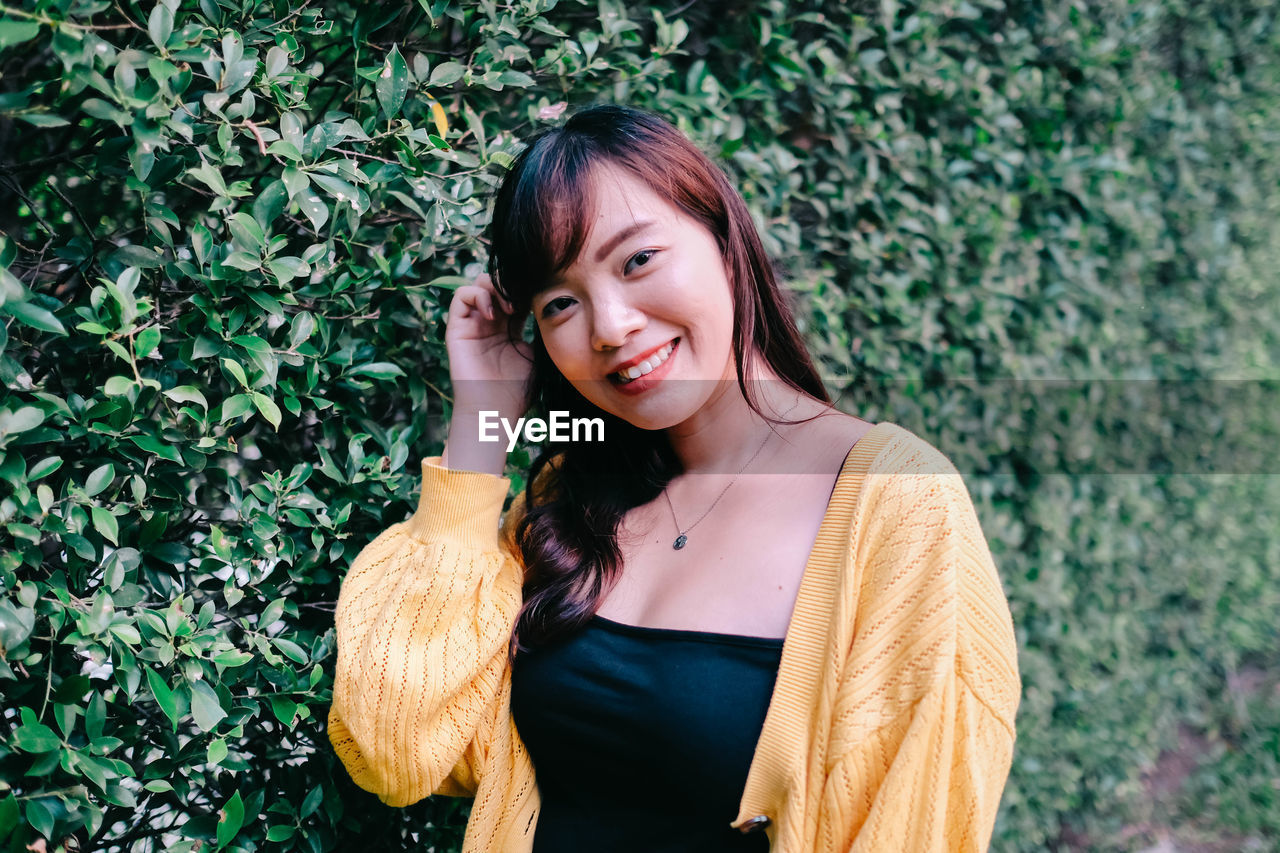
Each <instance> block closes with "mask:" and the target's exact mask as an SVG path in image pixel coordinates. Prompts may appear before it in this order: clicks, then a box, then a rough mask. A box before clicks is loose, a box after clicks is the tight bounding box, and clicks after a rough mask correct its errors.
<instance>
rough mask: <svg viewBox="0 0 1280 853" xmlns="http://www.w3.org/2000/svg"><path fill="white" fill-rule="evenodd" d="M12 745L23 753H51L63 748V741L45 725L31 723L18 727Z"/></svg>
mask: <svg viewBox="0 0 1280 853" xmlns="http://www.w3.org/2000/svg"><path fill="white" fill-rule="evenodd" d="M11 743H12V744H13V745H14V746H15V747H16V748H18V749H20V750H22V751H23V752H34V753H40V752H49V751H51V750H55V749H57V748H58V747H60V746H62V740H61V739H60V738H59V737H58V735H57V734H56V733H55V732H54V731H53V729H51V728H49V727H48V726H46V725H45V724H44V723H36V722H29V723H25V724H24V725H21V726H18V728H17V730H15V731H14V733H13V738H12V740H11Z"/></svg>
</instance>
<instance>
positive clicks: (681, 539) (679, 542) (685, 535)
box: [662, 400, 800, 551]
mask: <svg viewBox="0 0 1280 853" xmlns="http://www.w3.org/2000/svg"><path fill="white" fill-rule="evenodd" d="M798 405H800V401H799V400H796V402H795V404H794V405H792V407H791V408H790V409H787V410H786V411H785V412H783V413H782V417H783V418H785V417H786V416H787V415H789V414H791V412H792V411H793V410H794V409H795V407H796V406H798ZM781 419H782V418H779V420H781ZM771 438H773V426H772V425H770V427H769V434H768V435H766V436H765V437H764V441H762V442H761V443H760V446H759V447H757V448H756V452H755V453H753V454H751V458H750V459H748V460H747V464H745V465H743V466H742V467H741V468H739V469H738V473H736V474H734V475H733V479H732V480H730V481H729V485H727V486H725V487H724V488H723V489H721V490H720V494H718V495H716V499H715V500H713V501H712V502H711V506H709V507H707V511H706V512H704V513H703V514H702V515H700V516H698V520H697V521H695V522H694V523H693V524H690V525H689V526H688V527H686V528H684V529H683V530H681V529H680V520H679V519H678V518H676V508H675V506H673V505H672V503H671V495H669V494H667V490H666V489H665V488H664V489H663V490H662V496H663V497H665V498H666V499H667V509H669V510H671V520H672V521H673V522H675V525H676V533H677V534H678V535H677V536H676V539H675V541H674V542H672V543H671V548H672V549H673V550H675V551H679V550H680V549H681V548H683V547H684V546H685V545H687V544H689V531H691V530H693V528H695V527H697V526H698V525H699V524H701V523H702V519H704V518H706V517H707V516H708V515H711V510H713V509H715V508H716V504H718V503H720V499H721V498H722V497H724V495H725V492H727V491H729V489H730V488H732V487H733V484H734V483H736V482H738V478H739V477H741V476H742V472H743V471H746V470H747V468H749V467H750V466H751V463H752V462H755V461H756V457H757V456H759V455H760V453H761V451H763V450H764V446H765V445H766V444H768V443H769V439H771Z"/></svg>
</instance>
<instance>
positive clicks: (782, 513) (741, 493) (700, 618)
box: [599, 473, 834, 638]
mask: <svg viewBox="0 0 1280 853" xmlns="http://www.w3.org/2000/svg"><path fill="white" fill-rule="evenodd" d="M833 485H834V476H833V475H832V474H830V473H823V474H808V475H795V474H761V475H755V476H745V477H743V478H741V479H740V480H739V481H737V482H734V483H733V484H732V486H730V487H729V488H728V489H727V490H726V491H724V493H723V495H722V496H721V497H720V498H719V499H718V501H717V500H714V498H715V495H716V489H715V488H714V487H712V488H710V489H702V490H698V489H688V490H686V491H685V492H683V493H677V497H679V496H681V495H683V496H685V497H691V496H694V495H699V494H701V495H703V496H710V498H711V502H712V503H714V506H712V507H711V509H710V511H707V506H708V504H704V505H703V506H701V507H696V506H693V505H692V504H690V505H689V506H681V504H680V501H678V500H672V501H671V503H670V504H668V500H667V496H659V497H658V499H657V500H656V501H653V502H651V503H649V504H647V505H645V506H642V507H637V508H636V509H634V510H632V511H631V512H630V513H629V514H628V516H627V518H626V519H625V520H624V522H623V525H622V527H621V529H620V530H619V544H620V546H621V550H622V572H621V575H620V577H619V580H618V582H617V584H616V585H615V586H614V587H613V588H612V589H611V590H610V591H609V593H608V594H607V595H606V597H605V600H604V602H603V603H602V606H601V608H600V610H599V613H600V615H601V616H603V617H605V618H607V619H612V620H614V621H617V622H623V623H626V624H631V625H644V626H650V627H659V628H680V629H685V630H694V631H709V632H715V633H722V634H738V635H743V636H750V637H774V638H778V637H782V636H784V635H785V634H786V631H787V626H788V624H789V623H790V619H791V612H792V609H793V608H794V605H795V599H796V593H797V591H798V590H799V587H800V582H801V579H802V578H803V577H804V572H805V568H806V566H807V564H808V558H809V553H810V551H811V550H812V548H813V543H814V540H815V539H816V538H817V535H818V531H819V529H820V528H821V525H822V520H823V518H824V516H825V514H826V510H827V505H828V501H829V499H830V495H831V488H832V486H833ZM704 500H707V498H706V497H704ZM704 513H705V515H704ZM677 519H678V520H679V526H677ZM680 531H684V532H685V535H686V543H685V545H684V547H683V548H680V549H678V550H677V549H675V548H673V542H674V540H675V539H676V537H677V535H678V534H679V532H680Z"/></svg>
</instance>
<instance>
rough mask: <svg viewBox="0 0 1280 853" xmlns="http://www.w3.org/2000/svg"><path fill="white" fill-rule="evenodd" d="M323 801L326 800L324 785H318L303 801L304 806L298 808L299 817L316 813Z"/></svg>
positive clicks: (304, 817) (306, 816) (303, 817)
mask: <svg viewBox="0 0 1280 853" xmlns="http://www.w3.org/2000/svg"><path fill="white" fill-rule="evenodd" d="M322 802H324V786H323V785H316V786H315V787H314V788H312V789H311V792H310V793H309V794H307V796H306V798H305V799H304V800H303V801H302V807H301V808H300V809H298V817H300V818H302V819H303V820H306V819H307V818H309V817H311V815H313V814H315V811H316V809H318V808H320V804H321V803H322Z"/></svg>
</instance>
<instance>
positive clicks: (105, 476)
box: [84, 462, 116, 497]
mask: <svg viewBox="0 0 1280 853" xmlns="http://www.w3.org/2000/svg"><path fill="white" fill-rule="evenodd" d="M115 477H116V466H114V465H112V464H111V463H110V462H108V463H107V464H105V465H100V466H98V467H97V468H94V469H93V471H92V472H90V474H89V476H88V477H86V478H85V481H84V491H85V494H87V495H88V496H89V497H93V496H94V495H96V494H99V493H100V492H101V491H102V490H103V489H105V488H106V487H107V486H109V485H111V481H112V480H114V479H115Z"/></svg>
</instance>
